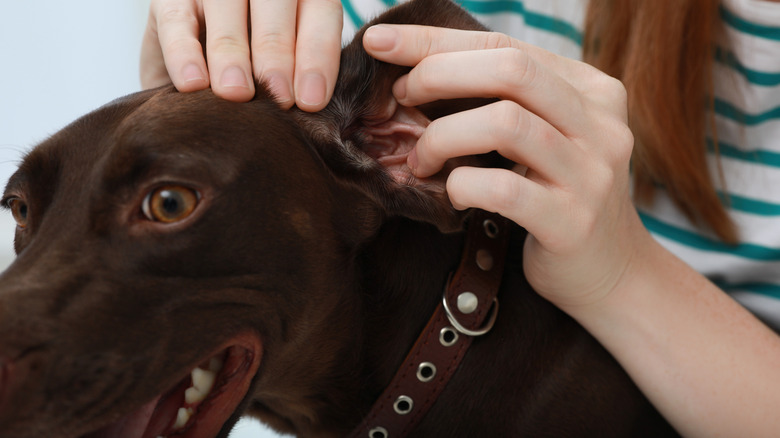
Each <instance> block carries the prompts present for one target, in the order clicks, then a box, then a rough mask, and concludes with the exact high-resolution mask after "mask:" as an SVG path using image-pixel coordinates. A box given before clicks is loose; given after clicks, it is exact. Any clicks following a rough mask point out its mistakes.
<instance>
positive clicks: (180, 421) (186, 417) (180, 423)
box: [173, 408, 193, 430]
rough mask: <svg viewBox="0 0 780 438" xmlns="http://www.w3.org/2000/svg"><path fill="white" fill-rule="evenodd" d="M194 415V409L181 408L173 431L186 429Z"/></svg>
mask: <svg viewBox="0 0 780 438" xmlns="http://www.w3.org/2000/svg"><path fill="white" fill-rule="evenodd" d="M192 414H193V411H192V408H179V411H178V412H177V413H176V422H175V423H173V429H174V430H177V429H181V428H182V427H184V426H185V425H186V424H187V422H188V421H190V417H192Z"/></svg>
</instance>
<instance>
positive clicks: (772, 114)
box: [715, 98, 780, 126]
mask: <svg viewBox="0 0 780 438" xmlns="http://www.w3.org/2000/svg"><path fill="white" fill-rule="evenodd" d="M715 114H718V115H720V116H723V117H726V118H728V119H731V120H734V121H736V122H739V123H742V124H744V125H748V126H754V125H758V124H761V123H764V122H767V121H769V120H775V119H780V107H777V108H773V109H771V110H769V111H766V112H764V113H760V114H748V113H746V112H744V111H742V110H741V109H739V108H737V107H735V106H734V105H732V104H731V103H729V102H726V101H725V100H722V99H718V98H715Z"/></svg>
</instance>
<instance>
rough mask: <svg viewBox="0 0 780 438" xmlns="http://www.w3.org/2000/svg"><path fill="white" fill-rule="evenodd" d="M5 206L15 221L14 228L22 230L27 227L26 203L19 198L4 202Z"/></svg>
mask: <svg viewBox="0 0 780 438" xmlns="http://www.w3.org/2000/svg"><path fill="white" fill-rule="evenodd" d="M5 205H6V206H8V208H10V209H11V214H12V215H13V217H14V220H15V221H16V226H18V227H19V228H24V227H26V226H27V221H28V219H27V203H26V202H24V201H22V200H21V199H20V198H15V197H14V198H10V199H8V200H7V201H5Z"/></svg>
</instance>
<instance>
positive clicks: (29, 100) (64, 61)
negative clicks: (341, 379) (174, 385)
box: [0, 0, 278, 438]
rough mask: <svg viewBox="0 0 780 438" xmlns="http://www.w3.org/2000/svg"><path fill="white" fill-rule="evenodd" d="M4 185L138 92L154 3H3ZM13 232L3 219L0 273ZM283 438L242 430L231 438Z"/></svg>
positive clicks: (0, 97) (248, 425)
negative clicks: (97, 112)
mask: <svg viewBox="0 0 780 438" xmlns="http://www.w3.org/2000/svg"><path fill="white" fill-rule="evenodd" d="M0 5H1V6H0V11H2V12H0V184H1V185H2V186H3V187H4V186H5V183H6V181H7V180H8V177H9V176H10V175H11V173H13V171H14V170H15V168H16V166H17V164H18V162H19V160H20V159H21V157H22V156H23V155H24V153H25V152H26V151H27V150H29V148H31V147H32V146H34V145H35V144H36V143H38V142H40V141H41V140H44V139H45V138H47V137H48V136H49V135H51V134H53V133H55V132H56V131H58V130H59V129H60V128H62V127H64V126H65V125H67V124H68V123H70V122H71V121H73V120H75V119H76V118H78V117H79V116H81V115H84V114H86V113H87V112H89V111H91V110H93V109H96V108H98V107H99V106H101V105H103V104H105V103H107V102H109V101H111V100H113V99H115V98H117V97H119V96H122V95H124V94H128V93H131V92H134V91H138V90H140V83H139V79H138V58H139V54H140V48H141V36H142V35H143V31H144V28H145V26H146V20H147V14H148V7H149V0H126V1H106V0H78V1H75V2H63V1H61V0H37V1H12V0H0ZM14 228H15V224H14V222H13V219H12V218H11V214H10V213H9V212H6V211H0V267H1V268H2V269H4V268H5V267H6V266H7V265H8V264H9V263H10V262H11V260H13V249H12V241H13V233H14ZM277 436H278V435H276V434H274V433H272V432H270V431H268V430H266V429H265V428H263V427H261V426H260V425H259V424H258V423H257V422H256V421H252V420H247V421H242V422H240V423H239V424H238V425H237V426H236V429H235V430H234V432H233V433H232V434H231V438H271V437H277Z"/></svg>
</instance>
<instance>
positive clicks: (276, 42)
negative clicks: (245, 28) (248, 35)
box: [252, 30, 295, 53]
mask: <svg viewBox="0 0 780 438" xmlns="http://www.w3.org/2000/svg"><path fill="white" fill-rule="evenodd" d="M294 46H295V43H294V41H292V40H291V38H290V36H289V35H288V34H286V33H284V32H282V31H281V30H279V31H271V30H269V31H265V32H253V33H252V49H253V50H252V51H253V52H264V53H292V52H293V50H294V48H295V47H294Z"/></svg>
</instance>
